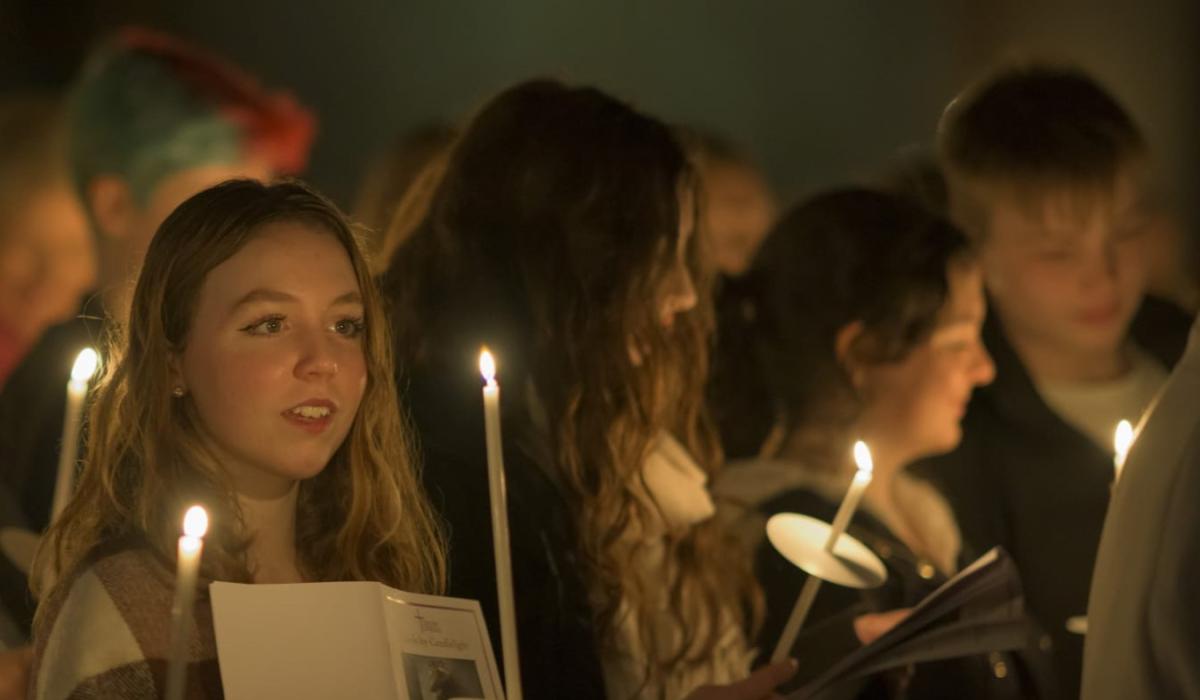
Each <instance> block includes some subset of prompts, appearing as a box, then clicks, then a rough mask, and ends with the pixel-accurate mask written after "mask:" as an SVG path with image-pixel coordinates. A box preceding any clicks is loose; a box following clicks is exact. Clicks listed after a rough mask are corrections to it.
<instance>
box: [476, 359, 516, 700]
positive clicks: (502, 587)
mask: <svg viewBox="0 0 1200 700" xmlns="http://www.w3.org/2000/svg"><path fill="white" fill-rule="evenodd" d="M479 373H480V374H482V375H483V379H484V382H485V383H484V387H483V424H484V431H485V433H486V435H487V461H488V493H489V494H490V495H491V509H492V549H493V551H494V553H495V560H496V594H497V598H498V600H499V604H500V646H501V649H502V650H503V653H504V685H505V695H506V696H507V698H508V700H521V698H522V694H521V660H520V655H519V651H518V648H517V609H516V601H515V599H514V597H513V577H512V553H511V550H510V547H509V542H508V493H507V487H506V486H505V480H504V445H503V440H502V438H501V433H500V386H499V385H498V384H496V361H495V359H493V358H492V353H490V352H488V351H487V349H486V348H484V350H483V351H482V352H481V353H479Z"/></svg>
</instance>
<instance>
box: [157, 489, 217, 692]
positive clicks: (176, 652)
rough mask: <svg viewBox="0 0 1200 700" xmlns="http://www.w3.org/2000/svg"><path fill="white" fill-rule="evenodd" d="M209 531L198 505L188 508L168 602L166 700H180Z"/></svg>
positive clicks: (204, 513) (184, 517) (206, 518)
mask: <svg viewBox="0 0 1200 700" xmlns="http://www.w3.org/2000/svg"><path fill="white" fill-rule="evenodd" d="M207 531H208V513H206V512H204V509H203V508H201V507H200V506H192V507H191V508H188V510H187V513H186V514H185V515H184V516H183V536H182V537H180V538H179V557H178V564H177V569H176V574H175V600H174V601H173V602H172V603H171V647H170V657H169V658H168V659H167V694H166V698H167V700H182V698H183V690H184V684H185V681H186V680H187V667H188V662H189V660H190V657H191V653H190V648H189V647H190V646H191V645H190V644H189V641H190V640H191V636H192V617H193V610H192V604H193V601H194V600H195V598H196V578H197V575H198V574H199V571H200V555H201V553H202V552H203V551H204V533H205V532H207Z"/></svg>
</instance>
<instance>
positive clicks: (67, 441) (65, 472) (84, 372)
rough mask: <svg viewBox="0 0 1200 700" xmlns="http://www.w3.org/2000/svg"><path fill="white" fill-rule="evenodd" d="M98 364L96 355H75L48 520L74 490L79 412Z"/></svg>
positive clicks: (88, 352)
mask: <svg viewBox="0 0 1200 700" xmlns="http://www.w3.org/2000/svg"><path fill="white" fill-rule="evenodd" d="M99 366H100V356H99V355H97V354H96V351H95V350H93V349H91V348H84V349H83V350H82V351H80V353H79V355H78V356H77V357H76V358H75V365H74V366H73V367H72V368H71V380H70V381H69V382H67V408H66V410H65V411H64V412H63V430H62V443H61V445H62V446H61V447H60V448H59V452H58V475H57V478H56V480H55V482H54V500H53V501H51V505H50V522H54V521H55V520H57V519H58V516H59V514H60V513H62V511H63V508H66V507H67V501H69V500H71V493H72V492H73V491H74V490H75V458H76V457H77V456H78V454H79V424H80V418H81V416H82V415H83V400H84V399H85V398H86V397H87V390H88V382H90V381H91V379H92V375H94V374H95V373H96V368H97V367H99Z"/></svg>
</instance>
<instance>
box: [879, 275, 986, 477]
mask: <svg viewBox="0 0 1200 700" xmlns="http://www.w3.org/2000/svg"><path fill="white" fill-rule="evenodd" d="M947 273H948V274H947V277H948V282H949V295H948V298H947V299H946V303H945V305H944V306H943V307H942V311H941V315H940V318H939V321H938V325H937V326H936V327H935V328H934V330H933V333H932V334H931V335H930V337H929V338H928V339H926V340H925V341H924V342H922V343H921V344H920V345H918V346H917V347H916V348H914V349H913V350H912V351H911V352H909V353H908V355H907V356H906V357H905V358H904V359H903V360H900V361H899V362H895V363H887V364H882V365H876V366H874V367H870V368H868V369H867V370H866V372H865V384H866V386H865V387H864V389H865V391H864V394H865V395H866V396H867V397H868V398H867V405H866V407H865V409H864V413H863V421H864V422H866V423H867V424H869V425H870V427H871V430H872V434H880V435H882V436H884V439H886V440H887V441H888V442H890V443H891V444H894V445H896V446H898V447H900V448H901V449H902V450H903V451H904V453H906V454H910V455H912V456H913V458H916V457H924V456H930V455H934V454H940V453H942V452H948V451H950V450H952V449H954V447H956V446H957V445H958V442H959V440H960V439H961V437H962V430H961V427H960V423H961V421H962V418H963V414H964V413H965V412H966V409H967V402H968V401H969V400H970V398H971V392H972V391H973V390H974V389H975V388H976V387H978V386H982V385H985V384H987V383H989V382H991V381H992V377H993V376H994V374H995V367H994V366H993V365H992V359H991V357H990V356H989V355H988V352H987V350H986V349H985V348H984V346H983V342H982V340H981V338H980V329H981V327H982V325H983V320H984V315H985V311H986V301H985V299H984V295H983V276H982V272H981V270H980V267H979V266H978V265H977V264H974V263H954V264H951V265H950V267H949V269H948V271H947Z"/></svg>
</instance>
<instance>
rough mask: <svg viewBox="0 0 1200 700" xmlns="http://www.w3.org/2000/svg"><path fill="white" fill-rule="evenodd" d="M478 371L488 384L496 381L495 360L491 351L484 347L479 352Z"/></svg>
mask: <svg viewBox="0 0 1200 700" xmlns="http://www.w3.org/2000/svg"><path fill="white" fill-rule="evenodd" d="M479 373H480V374H482V375H483V379H484V381H486V382H487V383H488V384H491V383H492V382H494V381H496V360H495V359H493V358H492V353H490V352H488V349H487V348H484V349H483V351H482V352H480V353H479Z"/></svg>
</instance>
